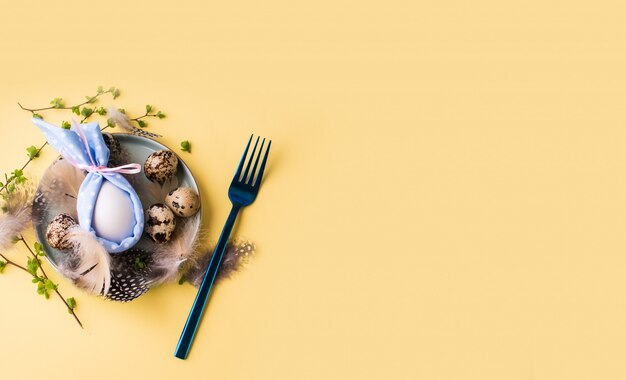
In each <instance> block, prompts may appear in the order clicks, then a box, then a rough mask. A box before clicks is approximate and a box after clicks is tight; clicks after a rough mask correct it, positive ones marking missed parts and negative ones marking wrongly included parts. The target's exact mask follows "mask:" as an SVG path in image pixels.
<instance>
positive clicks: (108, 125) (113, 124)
mask: <svg viewBox="0 0 626 380" xmlns="http://www.w3.org/2000/svg"><path fill="white" fill-rule="evenodd" d="M107 127H110V128H114V127H115V122H114V121H113V119H107Z"/></svg>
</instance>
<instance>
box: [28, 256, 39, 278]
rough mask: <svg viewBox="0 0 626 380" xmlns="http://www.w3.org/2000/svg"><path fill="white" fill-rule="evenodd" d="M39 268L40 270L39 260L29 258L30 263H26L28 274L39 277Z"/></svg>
mask: <svg viewBox="0 0 626 380" xmlns="http://www.w3.org/2000/svg"><path fill="white" fill-rule="evenodd" d="M38 268H39V260H38V259H35V258H30V257H29V258H28V261H26V270H27V271H28V273H30V274H32V275H33V276H37V269H38Z"/></svg>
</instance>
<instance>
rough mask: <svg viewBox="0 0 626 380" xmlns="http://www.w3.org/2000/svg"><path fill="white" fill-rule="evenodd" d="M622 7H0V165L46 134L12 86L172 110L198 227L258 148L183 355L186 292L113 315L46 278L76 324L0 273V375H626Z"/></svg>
mask: <svg viewBox="0 0 626 380" xmlns="http://www.w3.org/2000/svg"><path fill="white" fill-rule="evenodd" d="M625 11H626V9H625V7H624V6H623V4H622V2H618V1H615V2H604V1H593V2H568V1H532V2H518V3H512V2H501V1H493V2H487V1H479V2H472V1H428V2H415V1H378V2H372V1H370V2H363V1H350V2H346V1H340V2H337V1H310V2H303V1H275V0H270V1H245V0H244V1H240V0H238V1H219V2H218V1H212V2H203V1H196V2H186V1H173V2H155V1H151V2H149V1H142V2H134V1H107V2H102V1H99V2H93V3H92V2H84V1H83V2H77V1H72V2H69V1H62V2H45V5H44V2H38V3H35V2H32V3H27V2H4V4H3V7H2V11H1V12H0V128H1V131H2V138H1V146H0V148H1V149H0V158H1V160H0V162H1V168H2V171H8V170H11V169H13V168H14V167H16V166H19V165H21V163H22V162H23V161H24V160H25V158H26V156H25V150H24V148H25V147H26V146H28V145H31V144H34V143H40V142H41V141H43V140H42V136H41V135H40V133H39V132H38V131H37V130H36V129H35V128H34V127H33V126H32V125H31V124H30V123H29V120H28V114H27V113H25V112H23V111H21V110H19V109H18V107H17V105H16V102H17V101H20V102H23V103H24V104H26V105H31V106H45V105H46V104H47V102H48V101H49V100H50V99H51V98H53V97H55V96H61V97H64V98H66V99H67V100H68V102H77V101H81V100H82V99H83V96H84V95H87V94H90V93H92V92H93V91H94V89H95V88H96V87H97V86H98V85H99V84H103V85H105V86H110V85H114V86H118V87H120V88H121V89H122V91H123V95H122V97H120V98H119V99H118V101H116V102H114V104H116V105H119V106H125V107H126V108H127V109H128V110H129V111H130V112H132V113H134V114H137V113H139V112H141V111H142V108H143V105H144V104H145V103H147V102H149V103H152V104H154V105H155V106H156V107H158V108H162V109H163V110H164V111H165V112H166V113H167V114H168V118H167V119H164V120H163V121H161V122H157V121H155V122H152V123H151V125H152V127H153V130H155V131H157V132H161V133H163V134H164V135H165V137H164V138H163V142H164V143H166V144H169V145H171V146H176V145H178V143H179V142H180V141H181V140H183V139H189V140H190V141H191V142H192V144H193V153H192V154H191V155H189V154H183V155H182V157H183V158H184V159H185V160H186V161H187V162H188V164H189V165H190V167H191V168H192V170H193V171H194V173H195V174H196V175H197V177H198V179H199V182H200V186H201V187H202V189H203V193H202V196H203V200H204V205H205V208H204V216H205V221H206V227H207V228H208V229H209V233H210V238H211V240H213V241H215V240H216V239H217V237H218V235H219V231H220V230H221V227H222V224H223V222H224V220H225V218H226V215H227V212H228V208H229V203H228V201H227V198H226V189H227V186H228V184H229V181H230V178H231V176H232V173H233V171H234V168H235V165H236V163H237V160H238V157H239V155H240V153H241V151H242V149H243V145H244V143H245V141H246V139H247V137H248V136H249V134H250V133H251V132H254V133H257V134H261V135H263V136H268V137H271V138H272V139H273V141H274V145H273V146H272V148H273V151H272V155H271V160H270V161H271V162H270V166H269V169H268V173H267V177H266V181H265V184H264V186H263V189H262V191H261V194H260V196H259V199H258V201H257V203H255V204H254V205H253V206H252V207H250V208H248V209H246V210H245V211H244V213H243V215H242V218H241V221H240V224H239V225H238V227H237V230H236V234H237V235H239V236H244V237H248V238H250V239H252V240H254V241H255V242H256V243H257V245H258V258H257V259H256V260H255V261H253V262H252V263H251V264H250V265H249V267H248V269H247V270H246V271H245V272H243V273H241V274H239V275H238V276H237V277H236V278H234V279H233V280H231V281H228V282H226V283H223V284H222V285H220V286H219V287H218V288H217V289H216V292H215V294H214V296H213V297H212V300H211V303H210V306H209V308H208V313H207V315H206V317H205V318H204V323H203V325H202V327H201V329H200V331H199V333H198V339H197V340H196V343H195V346H194V347H193V350H192V352H191V355H190V357H189V360H188V361H186V362H183V361H180V360H177V359H175V358H174V356H173V350H174V347H175V345H176V342H177V340H178V337H179V334H180V330H181V328H182V326H183V323H184V321H185V319H186V317H187V312H188V310H189V307H190V305H191V302H192V300H193V297H194V295H195V292H194V289H193V288H192V287H190V286H184V287H181V286H178V285H175V284H174V285H169V286H165V287H163V288H161V289H158V290H154V291H151V292H150V293H149V294H148V295H146V296H145V297H142V298H141V299H139V300H138V301H136V302H133V303H130V304H116V303H111V302H106V301H102V300H99V299H96V298H93V297H90V296H87V295H84V294H82V293H80V292H79V291H78V290H76V289H74V288H73V287H72V286H71V285H70V284H68V283H67V282H65V281H64V280H62V279H60V278H59V277H58V276H55V279H57V280H58V281H60V282H61V289H62V291H63V292H64V293H66V294H67V295H74V296H76V297H77V299H78V302H79V308H78V310H77V311H78V313H79V315H80V317H81V318H82V320H83V322H84V324H85V327H86V329H85V330H81V329H79V328H78V327H77V326H76V324H75V323H74V321H73V320H72V319H71V318H70V317H69V316H68V314H67V313H66V312H65V310H64V309H63V307H62V305H61V304H60V303H59V302H58V300H50V301H48V302H45V301H44V300H43V299H40V297H39V296H38V295H36V293H35V291H34V285H33V284H31V283H30V281H29V280H28V279H27V278H26V276H25V275H24V274H23V273H21V272H19V271H17V270H15V269H14V268H8V269H7V270H6V272H5V273H4V274H3V275H2V276H0V367H1V368H0V378H2V379H8V380H12V379H33V378H35V377H36V376H37V377H39V378H46V379H79V378H85V379H87V378H88V379H98V380H99V379H146V378H150V379H208V378H210V379H626V360H624V357H625V354H626V233H625V231H626V149H625V148H626V107H625V105H626V45H625V43H626V22H625V18H624V14H625V13H624V12H625ZM105 104H111V102H110V101H105ZM50 120H53V121H60V117H55V116H51V118H50ZM53 157H54V153H53V152H52V151H51V150H47V151H46V152H45V153H44V154H43V157H42V158H41V159H40V160H39V161H37V162H36V164H35V165H33V166H32V167H31V168H30V173H31V174H34V175H37V174H41V172H42V171H43V169H44V167H45V166H47V164H48V163H49V162H50V161H51V160H52V158H53ZM11 254H12V255H13V257H19V255H21V254H22V253H21V251H18V252H12V253H11ZM50 271H51V269H50Z"/></svg>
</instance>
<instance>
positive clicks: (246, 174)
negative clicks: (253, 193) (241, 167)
mask: <svg viewBox="0 0 626 380" xmlns="http://www.w3.org/2000/svg"><path fill="white" fill-rule="evenodd" d="M259 139H260V136H257V137H256V142H255V143H254V148H253V149H252V153H250V157H248V165H246V170H245V171H244V172H243V176H241V182H243V183H246V182H248V180H247V179H248V173H249V172H250V165H251V164H252V160H253V159H254V153H255V152H256V147H257V145H259ZM252 175H253V176H254V172H252Z"/></svg>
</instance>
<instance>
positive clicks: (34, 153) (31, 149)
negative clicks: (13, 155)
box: [26, 145, 39, 160]
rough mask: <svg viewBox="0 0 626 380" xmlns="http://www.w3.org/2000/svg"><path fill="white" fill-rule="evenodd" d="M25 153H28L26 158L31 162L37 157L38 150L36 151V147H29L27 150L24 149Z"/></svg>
mask: <svg viewBox="0 0 626 380" xmlns="http://www.w3.org/2000/svg"><path fill="white" fill-rule="evenodd" d="M26 152H27V153H28V158H30V159H31V160H32V159H34V158H36V157H39V149H37V147H36V146H34V145H31V146H29V147H28V148H26Z"/></svg>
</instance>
